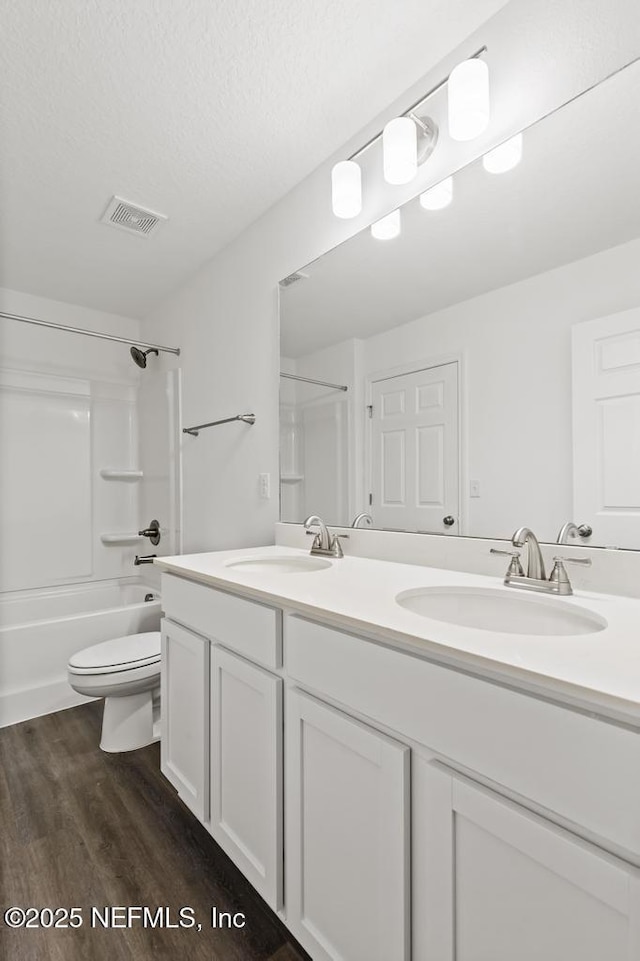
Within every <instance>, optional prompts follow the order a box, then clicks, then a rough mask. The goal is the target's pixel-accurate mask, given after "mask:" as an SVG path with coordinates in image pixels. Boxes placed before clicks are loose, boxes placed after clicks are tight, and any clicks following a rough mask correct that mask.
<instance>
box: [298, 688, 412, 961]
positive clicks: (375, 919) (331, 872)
mask: <svg viewBox="0 0 640 961" xmlns="http://www.w3.org/2000/svg"><path fill="white" fill-rule="evenodd" d="M286 802H287V803H286V809H285V810H286V852H287V853H286V857H287V863H286V885H287V894H286V905H287V923H288V926H289V927H290V929H291V931H292V932H293V934H294V935H295V936H296V937H297V938H298V939H299V940H300V942H301V943H302V944H303V945H304V946H305V948H306V949H307V950H308V951H309V953H310V954H311V955H312V957H313V958H314V961H328V959H331V961H365V959H366V961H391V959H393V961H407V959H408V956H409V937H408V935H409V923H408V921H409V918H408V909H409V881H408V872H409V851H408V837H409V749H408V748H406V747H405V746H404V745H402V744H399V743H397V742H396V741H393V740H392V739H390V738H388V737H386V736H385V735H383V734H380V733H379V732H378V731H375V730H374V729H373V728H370V727H368V726H366V725H364V724H361V723H360V722H358V721H355V720H353V719H352V718H350V717H348V716H347V715H345V714H343V713H342V712H340V711H336V710H334V709H333V708H331V707H329V706H328V705H325V704H323V703H322V702H320V701H317V700H316V699H315V698H312V697H309V696H308V695H306V694H303V693H302V692H301V691H297V690H293V691H289V693H288V695H287V763H286Z"/></svg>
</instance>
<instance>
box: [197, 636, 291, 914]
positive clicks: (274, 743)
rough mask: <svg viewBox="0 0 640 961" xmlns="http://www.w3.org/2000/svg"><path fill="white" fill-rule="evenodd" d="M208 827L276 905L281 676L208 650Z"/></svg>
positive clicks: (278, 896)
mask: <svg viewBox="0 0 640 961" xmlns="http://www.w3.org/2000/svg"><path fill="white" fill-rule="evenodd" d="M211 708H212V709H211V833H212V834H213V836H214V838H215V839H216V841H217V842H218V844H220V846H221V847H222V848H223V849H224V850H225V851H226V852H227V854H228V855H229V857H230V858H231V859H232V860H233V861H234V862H235V863H236V864H237V865H238V867H239V868H240V870H241V871H242V873H243V874H244V875H245V876H246V877H247V878H248V879H249V881H250V882H251V883H252V884H253V886H254V887H255V888H256V890H257V891H259V893H260V894H261V895H262V897H263V898H264V899H265V900H266V901H267V902H268V904H270V905H271V907H272V908H274V910H277V909H278V908H279V907H281V904H282V681H281V679H280V678H278V677H275V676H274V675H273V674H270V673H269V672H268V671H265V670H263V669H262V668H260V667H257V666H256V665H255V664H250V663H249V662H248V661H245V660H243V659H242V658H240V657H236V656H235V655H234V654H230V653H229V652H228V651H225V650H223V649H222V648H220V647H214V648H213V650H212V654H211Z"/></svg>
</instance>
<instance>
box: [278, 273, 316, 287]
mask: <svg viewBox="0 0 640 961" xmlns="http://www.w3.org/2000/svg"><path fill="white" fill-rule="evenodd" d="M308 279H309V274H305V273H303V272H302V271H301V270H296V272H295V273H293V274H289V276H288V277H284V278H283V279H282V280H281V281H280V286H281V287H291V285H292V284H297V283H298V281H299V280H308Z"/></svg>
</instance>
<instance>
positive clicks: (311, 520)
mask: <svg viewBox="0 0 640 961" xmlns="http://www.w3.org/2000/svg"><path fill="white" fill-rule="evenodd" d="M304 527H305V529H306V532H307V534H311V535H313V544H312V545H311V553H312V554H317V555H320V556H321V557H344V553H343V551H342V545H341V544H340V540H339V538H341V537H348V536H349V535H348V534H332V533H331V531H330V530H329V528H328V527H327V525H326V524H325V522H324V521H323V520H322V518H321V517H318V515H317V514H311V515H310V516H309V517H307V519H306V521H305V522H304ZM310 527H319V528H320V531H319V532H316V531H312V530H309V528H310Z"/></svg>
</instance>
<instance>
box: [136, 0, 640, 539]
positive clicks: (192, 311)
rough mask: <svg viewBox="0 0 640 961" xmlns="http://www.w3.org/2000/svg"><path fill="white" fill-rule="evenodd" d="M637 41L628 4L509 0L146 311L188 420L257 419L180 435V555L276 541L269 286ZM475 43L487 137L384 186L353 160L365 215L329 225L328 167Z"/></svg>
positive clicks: (374, 161) (438, 106)
mask: <svg viewBox="0 0 640 961" xmlns="http://www.w3.org/2000/svg"><path fill="white" fill-rule="evenodd" d="M639 36H640V7H639V6H638V4H637V2H636V0H609V2H608V3H606V4H603V3H602V2H601V0H565V2H564V3H562V4H559V3H557V0H537V2H536V3H531V2H530V0H511V2H510V3H508V4H507V5H506V6H505V7H504V8H503V9H502V10H501V11H500V12H499V13H498V14H496V16H495V17H493V18H492V19H491V20H489V21H488V22H487V23H486V24H485V25H484V26H483V27H482V28H481V29H480V30H478V31H477V32H476V33H475V34H474V35H473V36H472V37H470V38H468V40H467V42H465V43H464V44H463V45H461V47H460V48H458V50H456V51H454V52H453V53H452V54H451V56H449V57H447V58H446V60H445V61H443V63H442V64H440V65H439V66H438V68H437V69H436V70H433V71H432V72H431V73H430V74H429V75H428V76H426V77H425V78H423V80H422V81H420V83H419V84H417V85H416V86H415V87H414V88H413V89H411V90H409V91H407V92H406V93H405V94H403V95H402V97H400V98H399V99H398V101H397V102H396V103H395V104H393V105H391V106H390V108H389V110H388V111H387V112H385V114H384V116H383V117H379V118H376V119H375V120H373V121H372V122H371V123H369V124H368V126H367V127H365V128H364V129H363V130H362V131H361V132H360V133H359V134H358V135H357V136H354V138H353V140H352V141H351V142H350V143H349V144H346V145H345V148H344V150H343V151H340V154H339V155H338V156H336V157H332V158H329V159H328V160H327V161H326V162H325V163H323V164H322V165H321V166H320V167H318V169H317V170H316V171H315V172H314V173H313V174H312V175H311V176H310V177H309V178H307V179H306V180H305V181H303V182H302V183H301V184H300V185H299V186H298V187H297V188H296V189H295V190H293V191H292V192H291V193H290V194H288V195H287V196H286V197H285V198H283V199H282V201H280V202H279V203H278V204H276V205H275V206H274V207H273V208H271V210H269V211H268V212H267V213H266V214H265V215H264V216H263V217H262V218H260V219H259V220H258V221H256V223H255V224H253V225H252V226H251V227H250V228H249V229H248V230H246V231H245V232H244V233H243V234H241V235H240V236H239V237H238V238H237V239H236V240H235V241H234V242H233V243H232V244H230V245H229V246H228V247H227V248H226V249H225V250H223V251H222V252H221V253H220V254H219V255H217V256H216V257H215V258H214V259H213V260H212V261H210V262H209V263H207V264H205V265H204V266H203V267H202V268H201V269H200V270H199V271H198V273H197V274H196V275H195V276H194V277H193V279H192V280H191V282H190V283H188V284H186V285H185V286H184V287H183V288H182V289H181V290H180V291H178V292H177V293H176V294H175V296H174V297H173V298H171V300H170V301H168V302H166V303H164V304H161V305H159V306H158V309H157V310H156V311H154V312H153V314H152V315H151V316H149V317H148V318H147V319H146V321H145V323H144V325H143V329H144V336H145V337H148V338H150V339H151V338H153V339H156V340H158V341H160V342H166V343H171V342H175V343H177V344H179V345H180V346H181V347H182V351H183V352H182V356H181V358H180V361H181V366H182V368H183V419H184V423H185V424H187V425H188V424H189V423H199V422H202V421H206V420H210V419H214V418H217V417H224V416H228V415H233V414H236V413H242V412H248V411H252V412H255V414H256V417H257V421H256V424H255V426H254V427H247V426H246V425H243V424H229V425H224V426H223V427H220V428H214V429H212V430H210V431H206V432H203V433H202V434H201V435H200V437H198V438H191V437H184V439H183V454H184V459H183V471H184V532H185V536H184V546H185V549H186V550H187V551H197V550H211V549H220V548H225V547H231V546H242V545H251V544H260V543H268V542H271V541H272V540H273V525H274V522H275V520H276V519H277V514H278V499H277V497H275V491H276V490H277V485H276V484H274V483H273V481H274V480H275V478H276V477H277V472H278V454H277V448H278V379H279V378H278V375H277V372H278V353H279V351H278V318H277V303H278V300H277V282H278V280H279V279H280V278H281V277H284V276H286V275H287V274H289V273H291V272H293V271H294V270H295V269H297V268H299V267H300V266H301V265H303V264H305V263H308V262H309V261H311V260H313V259H314V258H316V257H318V256H319V255H320V254H322V253H323V252H325V251H326V250H328V249H330V248H331V247H333V246H335V245H336V244H337V243H339V242H341V241H342V240H345V239H346V238H347V237H349V236H351V235H352V234H354V233H356V232H357V231H358V230H360V229H361V228H362V227H363V226H365V225H366V224H368V223H371V221H373V220H375V219H377V218H378V217H380V216H381V215H383V214H384V213H386V212H388V211H389V210H390V209H392V208H394V207H396V206H398V205H399V204H401V203H403V202H404V201H406V200H408V199H410V197H412V196H415V195H416V194H417V193H418V192H420V191H421V190H424V189H425V188H426V187H428V186H429V185H430V184H431V183H435V182H437V181H438V180H440V179H441V178H442V176H443V175H445V174H446V173H449V172H450V171H451V170H452V168H453V169H458V168H459V167H461V166H463V165H464V164H466V163H467V162H469V161H470V160H471V159H473V158H475V157H477V156H480V155H481V154H482V153H484V152H485V151H486V150H487V149H488V148H489V147H490V146H491V145H493V144H495V143H497V142H499V141H501V140H503V139H505V138H506V137H507V136H508V135H509V134H510V133H512V132H513V131H515V130H516V129H520V128H521V127H523V126H526V125H528V124H529V123H532V122H534V121H535V120H537V119H539V118H540V117H542V116H544V115H545V114H546V113H548V112H549V111H550V110H552V109H554V108H555V107H557V106H559V105H560V104H562V103H564V102H566V101H567V100H568V99H570V98H571V97H573V96H575V95H576V94H577V93H579V92H580V91H582V90H584V89H585V88H586V87H588V86H590V85H591V84H593V83H595V82H597V81H599V80H601V79H603V78H604V77H605V76H606V75H608V74H609V73H610V72H612V71H613V70H615V69H616V68H618V67H620V66H622V65H623V64H624V63H626V62H628V61H630V60H631V59H633V57H635V56H636V55H637V52H638V38H639ZM483 44H486V45H487V47H488V51H487V54H486V56H487V60H488V62H489V63H490V66H491V78H492V104H493V118H492V123H491V125H490V128H489V130H488V131H487V133H486V134H485V135H483V136H482V137H480V138H478V139H477V140H476V141H473V142H471V143H468V144H453V143H452V142H450V141H448V140H447V138H446V135H445V134H442V135H441V136H442V139H441V144H440V148H439V150H438V151H437V153H436V154H434V157H433V158H432V160H431V161H430V163H429V165H427V166H428V169H427V168H423V169H422V171H421V173H420V174H419V176H418V178H417V180H416V181H414V183H413V184H411V185H408V186H407V187H404V188H389V187H385V186H384V185H383V184H382V182H381V178H380V176H379V172H378V166H379V156H378V154H377V152H376V151H375V150H372V151H371V152H370V155H369V157H368V158H367V159H366V162H365V163H364V164H363V177H364V188H365V204H364V209H363V212H362V214H361V215H360V217H358V218H356V219H355V220H353V221H349V222H341V221H338V220H336V219H335V218H334V217H333V216H332V214H331V209H330V200H329V171H330V167H331V165H332V163H333V162H334V161H335V160H336V159H343V158H344V157H345V156H348V154H349V153H350V152H351V151H352V150H353V149H355V148H357V147H358V146H360V145H361V144H362V143H363V142H365V140H366V139H367V138H368V137H369V136H370V135H371V134H374V133H376V132H377V131H378V130H379V129H380V127H381V125H382V124H383V123H384V122H385V121H386V120H387V119H389V118H390V117H392V116H394V115H395V114H396V113H398V112H399V111H402V110H405V109H406V107H407V105H408V104H410V103H411V102H412V101H414V100H416V99H418V97H419V96H420V95H422V94H423V93H424V92H425V91H426V90H427V89H429V88H430V87H431V86H432V85H434V83H437V82H438V81H439V80H440V79H441V78H442V77H443V76H445V75H446V74H447V73H448V72H449V71H450V69H451V68H452V67H453V66H454V65H455V63H456V62H458V61H459V60H460V59H462V58H464V57H465V56H467V55H469V53H471V52H473V51H474V50H476V49H477V48H478V47H479V46H481V45H483ZM444 105H445V100H444V98H443V97H440V98H438V97H435V98H433V100H432V102H431V106H432V108H433V109H432V112H433V114H434V116H435V119H436V120H440V121H443V120H444V116H443V112H444ZM363 119H365V118H363ZM443 129H446V126H445V125H444V123H442V124H441V130H443ZM260 472H269V473H271V475H272V491H274V496H272V498H271V500H270V501H267V500H261V499H260V497H259V492H258V484H257V475H258V473H260Z"/></svg>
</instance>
